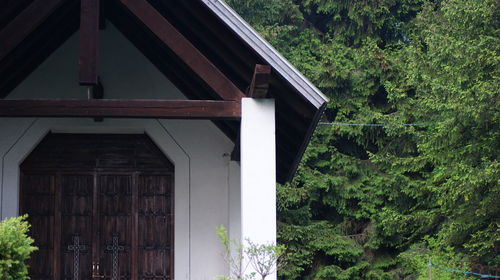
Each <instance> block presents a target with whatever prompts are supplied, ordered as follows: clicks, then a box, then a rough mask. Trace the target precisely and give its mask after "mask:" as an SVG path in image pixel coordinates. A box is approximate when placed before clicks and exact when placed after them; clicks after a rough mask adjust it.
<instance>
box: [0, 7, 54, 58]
mask: <svg viewBox="0 0 500 280" xmlns="http://www.w3.org/2000/svg"><path fill="white" fill-rule="evenodd" d="M63 2H64V0H35V1H34V2H33V3H31V4H30V5H29V6H28V7H27V8H26V9H24V10H23V11H22V12H21V13H20V14H19V15H17V16H16V17H15V18H14V19H13V20H12V21H11V22H10V23H9V24H8V25H7V26H5V28H3V29H2V30H1V31H0V61H1V60H3V59H4V58H5V56H7V55H8V54H9V53H10V52H11V51H12V50H13V49H14V48H16V47H17V45H19V44H20V43H21V42H22V41H23V40H24V39H25V38H26V37H28V35H29V34H31V32H33V31H34V30H35V29H36V28H37V27H38V26H40V25H41V24H42V23H43V22H44V21H45V19H47V18H48V17H49V16H50V15H51V14H52V13H53V12H54V11H55V10H56V9H57V8H58V7H59V6H60V5H61V4H62V3H63Z"/></svg>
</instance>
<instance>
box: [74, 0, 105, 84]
mask: <svg viewBox="0 0 500 280" xmlns="http://www.w3.org/2000/svg"><path fill="white" fill-rule="evenodd" d="M100 7H101V5H100V1H99V0H81V9H80V59H79V60H78V64H79V66H80V72H79V82H80V84H82V85H97V83H98V79H97V64H98V54H99V19H100V17H99V11H100Z"/></svg>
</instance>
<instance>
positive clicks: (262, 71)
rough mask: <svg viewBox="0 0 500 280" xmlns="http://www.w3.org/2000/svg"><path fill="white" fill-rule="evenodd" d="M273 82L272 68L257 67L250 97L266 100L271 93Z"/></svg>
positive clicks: (250, 89) (259, 65)
mask: <svg viewBox="0 0 500 280" xmlns="http://www.w3.org/2000/svg"><path fill="white" fill-rule="evenodd" d="M270 80H271V66H269V65H261V64H257V65H255V70H254V72H253V78H252V83H251V84H250V88H249V89H248V97H252V98H266V96H267V92H268V91H269V81H270Z"/></svg>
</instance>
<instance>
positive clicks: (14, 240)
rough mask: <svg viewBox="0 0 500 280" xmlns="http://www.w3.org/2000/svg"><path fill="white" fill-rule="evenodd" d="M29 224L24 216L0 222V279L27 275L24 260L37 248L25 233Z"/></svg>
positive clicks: (21, 278) (21, 277)
mask: <svg viewBox="0 0 500 280" xmlns="http://www.w3.org/2000/svg"><path fill="white" fill-rule="evenodd" d="M29 227H30V225H29V224H28V222H27V221H26V216H22V217H17V218H10V219H5V220H3V221H2V222H0V279H2V280H25V279H29V277H28V266H27V265H26V263H25V262H26V260H27V259H28V258H29V256H30V254H31V253H32V252H33V251H35V250H37V248H36V247H34V246H32V244H33V242H34V240H33V239H32V238H30V237H29V236H28V235H27V233H28V230H29Z"/></svg>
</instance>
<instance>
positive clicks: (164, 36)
mask: <svg viewBox="0 0 500 280" xmlns="http://www.w3.org/2000/svg"><path fill="white" fill-rule="evenodd" d="M120 2H121V3H122V4H123V5H124V6H126V7H127V8H128V9H129V10H130V11H131V12H132V13H133V14H134V15H135V16H136V17H137V18H138V19H139V20H140V21H141V22H142V23H143V24H144V25H146V26H147V27H148V28H149V29H150V30H151V31H152V32H153V33H154V34H155V35H156V36H157V37H158V38H159V39H160V40H161V41H162V42H163V43H164V44H165V45H167V46H168V47H169V48H170V49H171V50H172V51H173V52H174V53H175V54H176V55H177V56H178V57H179V58H180V59H181V60H182V61H183V62H184V63H185V64H186V65H187V66H188V67H190V68H191V70H193V72H195V73H196V74H197V75H198V76H199V77H200V78H201V79H202V80H203V81H204V82H205V83H206V84H207V85H208V86H209V87H210V88H211V89H213V90H214V91H215V92H216V93H217V94H218V95H219V97H220V98H221V99H223V100H240V99H241V98H243V97H244V96H245V95H244V94H243V92H241V91H240V90H239V89H238V87H236V86H235V85H234V84H233V83H232V82H231V80H230V79H229V78H227V77H226V76H225V75H224V74H223V73H222V72H221V71H220V70H219V69H218V68H217V67H216V66H215V65H214V64H212V62H210V60H209V59H208V58H206V57H205V56H204V55H203V54H202V53H201V52H200V51H199V50H198V49H197V48H196V47H195V46H194V45H193V44H192V43H191V42H190V41H189V40H188V39H187V38H186V37H184V35H182V34H181V33H180V32H179V31H178V30H177V29H176V28H175V27H174V26H173V25H172V24H171V23H170V22H169V21H168V20H167V19H166V18H165V17H163V16H162V15H161V14H160V13H159V12H158V11H157V10H156V9H155V8H154V7H153V6H151V4H149V3H148V2H147V1H146V0H120Z"/></svg>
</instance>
